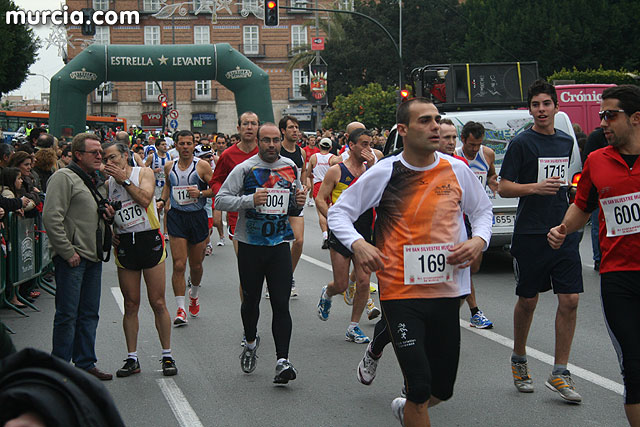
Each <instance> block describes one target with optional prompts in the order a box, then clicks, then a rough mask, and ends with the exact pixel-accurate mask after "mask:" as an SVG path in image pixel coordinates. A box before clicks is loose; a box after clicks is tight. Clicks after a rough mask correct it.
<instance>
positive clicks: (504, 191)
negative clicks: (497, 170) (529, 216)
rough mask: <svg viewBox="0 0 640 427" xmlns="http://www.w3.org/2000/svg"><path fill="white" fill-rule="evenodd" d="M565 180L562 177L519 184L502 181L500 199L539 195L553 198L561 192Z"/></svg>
mask: <svg viewBox="0 0 640 427" xmlns="http://www.w3.org/2000/svg"><path fill="white" fill-rule="evenodd" d="M562 183H563V180H562V179H560V177H553V178H548V179H545V180H544V181H542V182H533V183H531V184H518V183H515V182H513V181H509V180H508V179H506V178H502V179H500V183H499V184H498V194H500V197H507V198H509V197H522V196H531V195H533V194H537V195H539V196H553V195H554V194H556V193H557V192H558V190H560V186H561V184H562Z"/></svg>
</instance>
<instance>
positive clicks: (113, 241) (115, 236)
mask: <svg viewBox="0 0 640 427" xmlns="http://www.w3.org/2000/svg"><path fill="white" fill-rule="evenodd" d="M111 244H112V245H113V247H114V248H117V247H118V246H120V236H119V235H118V234H116V233H113V234H112V235H111Z"/></svg>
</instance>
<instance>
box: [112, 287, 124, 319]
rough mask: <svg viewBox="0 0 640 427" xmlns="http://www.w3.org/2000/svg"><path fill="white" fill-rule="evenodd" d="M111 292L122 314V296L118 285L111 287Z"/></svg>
mask: <svg viewBox="0 0 640 427" xmlns="http://www.w3.org/2000/svg"><path fill="white" fill-rule="evenodd" d="M111 293H112V294H113V298H114V299H115V300H116V304H118V308H119V309H120V312H121V313H122V314H124V297H123V296H122V291H121V290H120V288H118V287H112V288H111Z"/></svg>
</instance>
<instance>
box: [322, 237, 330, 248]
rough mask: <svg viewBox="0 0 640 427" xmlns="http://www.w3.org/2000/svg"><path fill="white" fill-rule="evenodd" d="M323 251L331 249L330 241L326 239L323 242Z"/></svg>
mask: <svg viewBox="0 0 640 427" xmlns="http://www.w3.org/2000/svg"><path fill="white" fill-rule="evenodd" d="M322 249H329V239H324V240H323V241H322Z"/></svg>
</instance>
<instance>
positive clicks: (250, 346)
mask: <svg viewBox="0 0 640 427" xmlns="http://www.w3.org/2000/svg"><path fill="white" fill-rule="evenodd" d="M256 344H257V342H256V340H253V342H247V343H246V344H245V346H246V347H247V348H248V349H249V350H253V349H254V348H256Z"/></svg>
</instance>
